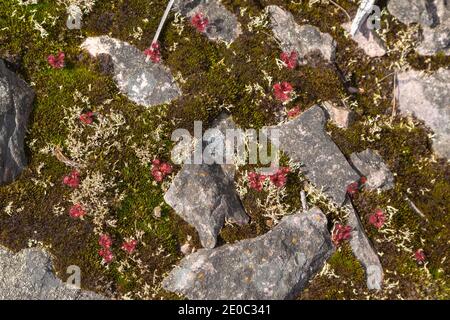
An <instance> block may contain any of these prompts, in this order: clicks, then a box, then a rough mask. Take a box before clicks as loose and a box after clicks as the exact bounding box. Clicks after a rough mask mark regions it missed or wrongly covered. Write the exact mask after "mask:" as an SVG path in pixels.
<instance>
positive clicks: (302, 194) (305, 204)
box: [300, 190, 308, 211]
mask: <svg viewBox="0 0 450 320" xmlns="http://www.w3.org/2000/svg"><path fill="white" fill-rule="evenodd" d="M300 199H301V201H302V209H303V211H307V210H308V203H307V202H306V193H305V191H303V190H302V191H300Z"/></svg>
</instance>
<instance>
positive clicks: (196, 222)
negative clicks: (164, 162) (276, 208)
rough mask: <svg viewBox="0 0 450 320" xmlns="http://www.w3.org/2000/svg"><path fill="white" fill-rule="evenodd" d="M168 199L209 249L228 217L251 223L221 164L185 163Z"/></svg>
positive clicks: (173, 182) (174, 181)
mask: <svg viewBox="0 0 450 320" xmlns="http://www.w3.org/2000/svg"><path fill="white" fill-rule="evenodd" d="M164 200H165V201H166V202H167V203H168V204H169V205H170V206H171V207H172V208H173V209H174V210H175V212H176V213H177V214H178V215H179V216H181V217H182V218H183V219H184V220H185V221H186V222H188V223H189V224H191V225H192V226H194V228H195V229H196V230H197V232H198V235H199V237H200V241H201V243H202V246H203V247H205V248H214V247H215V246H216V242H217V235H218V234H219V232H220V230H221V229H222V226H223V224H224V222H225V218H228V219H230V220H232V221H234V222H236V223H240V224H245V223H247V222H248V216H247V215H246V213H245V211H244V208H243V207H242V204H241V202H240V200H239V197H238V195H237V194H236V192H235V187H234V183H232V182H230V181H229V179H228V178H227V177H226V176H225V173H224V171H223V170H222V168H221V166H220V165H218V164H212V165H207V164H185V165H184V166H183V168H182V169H181V171H180V172H179V173H178V174H177V176H176V177H175V178H174V180H173V181H172V184H171V186H170V188H169V190H168V191H167V193H166V194H165V195H164Z"/></svg>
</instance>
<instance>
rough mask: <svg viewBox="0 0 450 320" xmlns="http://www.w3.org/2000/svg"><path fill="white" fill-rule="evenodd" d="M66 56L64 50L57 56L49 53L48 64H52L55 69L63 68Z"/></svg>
mask: <svg viewBox="0 0 450 320" xmlns="http://www.w3.org/2000/svg"><path fill="white" fill-rule="evenodd" d="M65 57H66V55H65V54H64V52H61V51H60V52H58V54H57V55H56V56H54V55H52V54H51V55H49V56H48V57H47V61H48V64H49V65H51V66H52V68H55V69H61V68H64V58H65Z"/></svg>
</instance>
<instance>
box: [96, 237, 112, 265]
mask: <svg viewBox="0 0 450 320" xmlns="http://www.w3.org/2000/svg"><path fill="white" fill-rule="evenodd" d="M98 244H99V245H100V246H101V247H102V248H101V249H100V250H99V251H98V254H99V256H100V257H102V258H103V261H104V262H105V263H110V262H111V261H112V260H113V259H114V255H113V253H112V251H111V245H112V240H111V238H110V236H108V235H107V234H102V235H101V236H100V238H99V239H98Z"/></svg>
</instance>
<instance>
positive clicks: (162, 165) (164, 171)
mask: <svg viewBox="0 0 450 320" xmlns="http://www.w3.org/2000/svg"><path fill="white" fill-rule="evenodd" d="M172 170H173V168H172V166H171V165H170V164H168V163H167V162H161V160H159V159H155V160H153V161H152V169H151V173H152V176H153V179H155V180H156V181H157V182H161V181H163V180H164V178H165V177H166V176H167V175H169V174H171V173H172Z"/></svg>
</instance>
